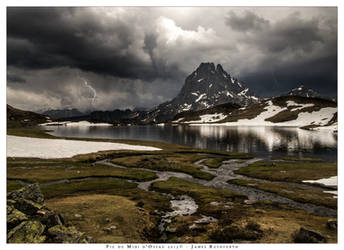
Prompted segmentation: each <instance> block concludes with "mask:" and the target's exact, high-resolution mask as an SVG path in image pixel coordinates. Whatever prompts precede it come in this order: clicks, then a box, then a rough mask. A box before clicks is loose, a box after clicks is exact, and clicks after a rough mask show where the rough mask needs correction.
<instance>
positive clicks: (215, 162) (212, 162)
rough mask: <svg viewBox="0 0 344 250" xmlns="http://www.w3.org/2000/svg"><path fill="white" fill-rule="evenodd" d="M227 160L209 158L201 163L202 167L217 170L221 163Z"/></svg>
mask: <svg viewBox="0 0 344 250" xmlns="http://www.w3.org/2000/svg"><path fill="white" fill-rule="evenodd" d="M225 160H227V159H226V158H211V159H207V160H205V161H204V162H203V164H204V165H206V166H207V167H210V168H219V167H220V166H221V165H222V162H223V161H225Z"/></svg>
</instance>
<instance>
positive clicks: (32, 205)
mask: <svg viewBox="0 0 344 250" xmlns="http://www.w3.org/2000/svg"><path fill="white" fill-rule="evenodd" d="M7 242H8V243H89V242H92V238H90V237H87V236H86V235H85V234H84V233H82V232H79V231H78V230H77V229H76V228H75V227H72V226H68V225H66V224H65V222H64V220H63V218H62V216H61V215H60V214H56V213H54V212H53V211H51V210H50V209H49V208H47V207H46V205H45V204H44V197H43V194H42V193H41V191H40V189H39V185H38V184H32V185H28V186H26V187H24V188H21V189H19V190H16V191H13V192H11V193H9V194H8V195H7Z"/></svg>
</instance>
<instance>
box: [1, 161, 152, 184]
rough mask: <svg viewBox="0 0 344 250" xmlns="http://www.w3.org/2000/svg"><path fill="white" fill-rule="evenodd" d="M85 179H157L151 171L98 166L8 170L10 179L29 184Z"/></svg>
mask: <svg viewBox="0 0 344 250" xmlns="http://www.w3.org/2000/svg"><path fill="white" fill-rule="evenodd" d="M83 177H117V178H124V179H131V180H136V181H150V180H153V179H156V178H157V175H156V174H155V173H153V172H151V171H147V170H141V169H123V168H117V167H113V166H107V165H102V164H96V165H94V166H91V165H88V166H85V165H84V166H80V164H79V165H78V166H73V167H65V166H63V165H62V166H41V167H39V168H30V169H22V168H14V167H12V168H8V170H7V178H8V179H19V180H23V181H27V182H31V183H34V182H48V181H53V180H63V179H75V178H83Z"/></svg>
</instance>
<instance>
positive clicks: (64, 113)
mask: <svg viewBox="0 0 344 250" xmlns="http://www.w3.org/2000/svg"><path fill="white" fill-rule="evenodd" d="M40 113H41V114H43V115H48V116H50V117H53V118H57V119H58V118H69V117H76V116H83V115H85V113H82V112H81V111H79V110H77V109H75V108H73V109H50V110H45V111H43V112H40Z"/></svg>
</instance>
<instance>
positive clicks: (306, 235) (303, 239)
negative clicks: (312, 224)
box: [293, 227, 327, 243]
mask: <svg viewBox="0 0 344 250" xmlns="http://www.w3.org/2000/svg"><path fill="white" fill-rule="evenodd" d="M293 240H294V242H295V243H326V242H327V240H326V238H325V237H324V236H322V235H321V234H319V233H317V232H314V231H311V230H308V229H305V228H303V227H301V228H300V230H299V231H296V232H295V233H294V234H293Z"/></svg>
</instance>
